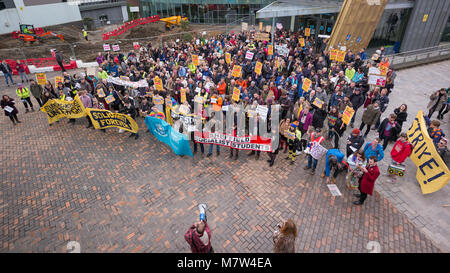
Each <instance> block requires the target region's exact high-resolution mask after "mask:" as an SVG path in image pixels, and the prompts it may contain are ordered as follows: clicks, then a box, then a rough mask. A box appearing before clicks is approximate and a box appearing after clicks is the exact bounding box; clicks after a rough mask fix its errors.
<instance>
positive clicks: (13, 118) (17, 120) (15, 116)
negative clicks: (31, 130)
mask: <svg viewBox="0 0 450 273" xmlns="http://www.w3.org/2000/svg"><path fill="white" fill-rule="evenodd" d="M8 117H9V119H10V120H11V121H12V122H13V123H14V120H16V122H19V119H17V115H16V114H10V115H9V116H8Z"/></svg>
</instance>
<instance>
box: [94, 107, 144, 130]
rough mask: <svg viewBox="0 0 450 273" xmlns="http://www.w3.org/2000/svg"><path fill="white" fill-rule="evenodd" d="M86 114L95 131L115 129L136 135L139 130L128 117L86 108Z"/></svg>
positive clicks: (134, 122)
mask: <svg viewBox="0 0 450 273" xmlns="http://www.w3.org/2000/svg"><path fill="white" fill-rule="evenodd" d="M86 112H87V114H88V116H89V118H90V119H91V121H92V125H94V128H95V129H106V128H109V127H116V128H120V129H123V130H125V131H129V132H132V133H137V132H138V130H139V128H138V125H137V124H136V121H134V119H132V118H131V117H130V116H128V115H125V114H120V113H113V112H111V111H108V110H104V109H93V108H86Z"/></svg>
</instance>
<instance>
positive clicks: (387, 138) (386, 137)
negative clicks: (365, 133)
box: [380, 135, 391, 151]
mask: <svg viewBox="0 0 450 273" xmlns="http://www.w3.org/2000/svg"><path fill="white" fill-rule="evenodd" d="M380 138H381V139H382V140H383V151H384V150H386V148H387V146H388V144H389V139H390V138H391V137H388V136H384V135H383V136H380Z"/></svg>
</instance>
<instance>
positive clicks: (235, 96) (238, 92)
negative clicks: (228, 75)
mask: <svg viewBox="0 0 450 273" xmlns="http://www.w3.org/2000/svg"><path fill="white" fill-rule="evenodd" d="M240 95H241V90H239V88H236V87H235V88H234V89H233V97H232V99H233V100H235V101H239V96H240Z"/></svg>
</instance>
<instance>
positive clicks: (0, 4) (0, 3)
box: [0, 1, 6, 10]
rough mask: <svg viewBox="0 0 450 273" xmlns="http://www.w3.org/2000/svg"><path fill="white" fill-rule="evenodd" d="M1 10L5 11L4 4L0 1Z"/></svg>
mask: <svg viewBox="0 0 450 273" xmlns="http://www.w3.org/2000/svg"><path fill="white" fill-rule="evenodd" d="M2 9H6V5H5V3H3V1H0V10H2Z"/></svg>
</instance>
